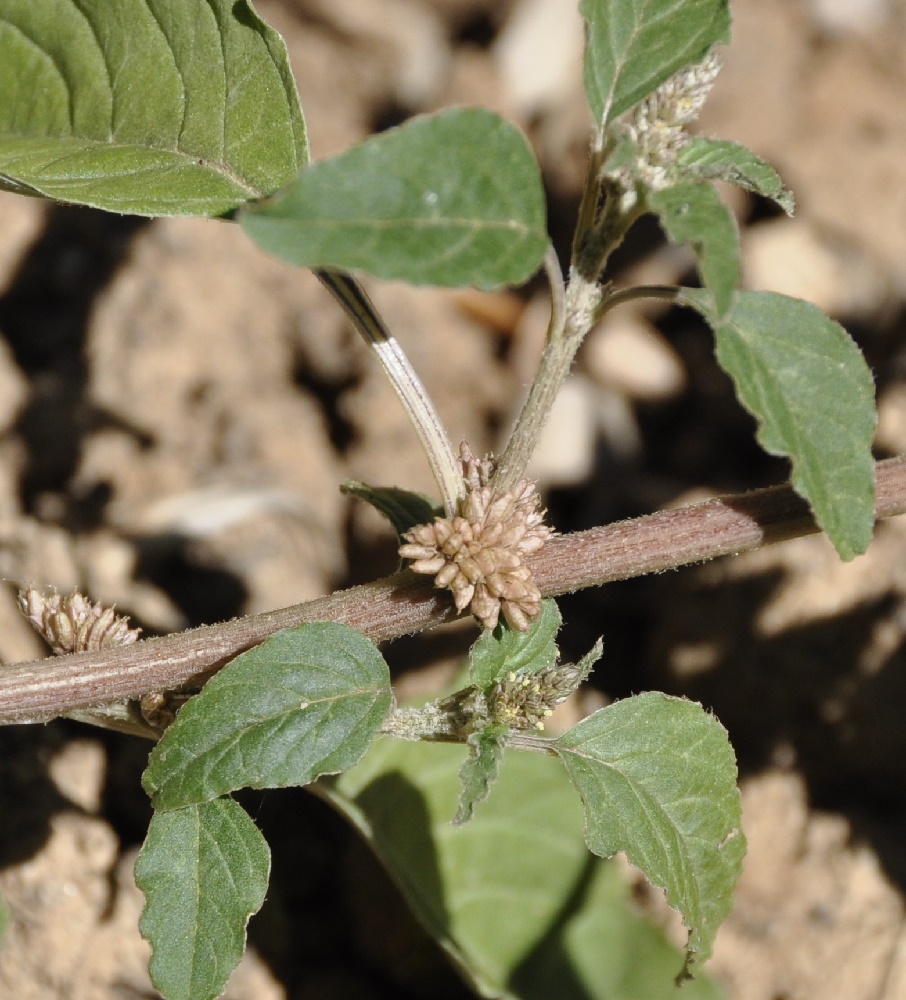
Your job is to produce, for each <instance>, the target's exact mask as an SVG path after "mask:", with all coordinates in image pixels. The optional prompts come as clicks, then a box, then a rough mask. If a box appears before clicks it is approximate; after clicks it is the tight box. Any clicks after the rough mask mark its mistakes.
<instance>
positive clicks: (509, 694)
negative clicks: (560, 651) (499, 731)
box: [488, 661, 591, 729]
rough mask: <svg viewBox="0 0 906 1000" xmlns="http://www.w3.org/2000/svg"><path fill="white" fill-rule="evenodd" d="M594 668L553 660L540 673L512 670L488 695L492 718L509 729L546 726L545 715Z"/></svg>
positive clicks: (550, 713) (546, 717)
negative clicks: (553, 661) (554, 661)
mask: <svg viewBox="0 0 906 1000" xmlns="http://www.w3.org/2000/svg"><path fill="white" fill-rule="evenodd" d="M590 672H591V663H590V662H589V663H586V662H585V661H583V662H582V663H579V664H573V663H563V664H554V665H553V666H550V667H547V668H546V669H545V670H541V671H539V672H538V673H535V674H530V673H524V672H522V671H516V672H515V673H514V672H512V671H511V672H510V673H509V674H508V675H507V676H506V677H505V678H504V679H503V680H501V681H498V682H497V684H496V685H495V686H494V688H493V690H492V691H491V692H490V694H489V696H488V707H489V710H490V715H491V718H492V719H493V720H494V721H495V722H500V723H503V724H504V725H506V726H509V727H510V729H544V721H545V719H549V718H550V717H551V716H552V715H553V714H554V709H555V708H556V707H557V705H559V704H560V702H562V701H566V699H567V698H568V697H569V696H570V695H571V694H572V693H573V691H575V690H576V689H577V688H578V687H579V685H580V684H581V683H582V681H584V680H585V678H586V677H587V676H588V675H589V673H590Z"/></svg>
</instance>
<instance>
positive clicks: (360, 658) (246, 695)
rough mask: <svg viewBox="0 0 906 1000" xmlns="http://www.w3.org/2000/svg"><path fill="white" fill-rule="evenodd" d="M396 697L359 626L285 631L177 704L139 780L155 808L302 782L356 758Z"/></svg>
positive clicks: (331, 624)
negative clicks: (247, 789)
mask: <svg viewBox="0 0 906 1000" xmlns="http://www.w3.org/2000/svg"><path fill="white" fill-rule="evenodd" d="M390 701H391V693H390V673H389V670H388V669H387V664H386V663H385V662H384V660H383V658H382V657H381V654H380V653H379V652H378V650H377V647H376V646H375V645H374V644H373V643H372V642H371V641H370V640H368V639H366V638H365V636H363V635H362V634H361V633H359V632H356V631H355V629H351V628H349V627H348V626H346V625H338V624H336V623H334V622H315V623H313V624H309V625H300V626H299V627H298V628H293V629H286V630H285V631H283V632H278V633H277V634H276V635H274V636H271V638H269V639H267V640H265V641H264V642H262V643H261V644H260V645H259V646H255V647H254V648H253V649H250V650H249V651H248V652H247V653H243V654H242V655H241V656H237V657H236V659H235V660H232V661H231V662H230V663H228V664H227V665H226V666H225V667H224V668H223V670H221V671H220V673H218V674H216V675H215V676H214V677H212V678H211V680H209V681H208V683H207V684H206V685H205V687H204V689H203V690H202V691H201V693H200V694H198V695H196V696H195V697H194V698H192V699H191V700H190V701H188V702H187V703H186V704H185V705H184V706H183V708H182V709H180V711H179V714H178V715H177V717H176V721H175V722H174V723H173V724H172V725H171V726H170V728H169V729H167V731H166V732H165V733H164V736H163V738H162V739H161V741H160V743H158V744H157V746H156V747H155V748H154V751H153V752H152V754H151V759H150V762H149V764H148V769H147V770H146V771H145V774H144V777H143V779H142V783H143V785H144V787H145V791H147V792H148V794H149V795H150V796H151V797H152V800H153V802H154V807H155V809H178V808H180V807H181V806H185V805H189V804H190V803H193V802H205V801H207V800H209V799H214V798H217V797H218V796H220V795H225V794H226V793H227V792H231V791H233V790H234V789H237V788H245V787H251V788H280V787H285V786H287V785H306V784H308V783H309V782H310V781H314V779H315V778H317V777H318V776H319V775H321V774H333V773H335V772H337V771H342V770H345V769H346V768H348V767H352V765H353V764H355V763H357V762H358V761H359V760H360V759H361V757H362V755H363V754H364V753H365V751H366V750H367V749H368V746H369V744H370V743H371V741H372V740H373V739H374V735H375V733H376V732H377V730H378V727H379V726H380V724H381V722H382V721H383V720H384V716H385V715H386V714H387V712H388V710H389V708H390Z"/></svg>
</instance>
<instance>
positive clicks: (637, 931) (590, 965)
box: [513, 861, 723, 1000]
mask: <svg viewBox="0 0 906 1000" xmlns="http://www.w3.org/2000/svg"><path fill="white" fill-rule="evenodd" d="M579 894H580V896H581V901H580V902H579V903H578V904H576V905H574V906H573V907H568V908H567V910H566V913H565V914H564V918H563V921H562V926H561V927H560V928H558V931H557V933H556V935H555V936H554V938H553V940H554V941H555V942H556V944H557V947H551V946H550V945H551V943H552V942H549V941H545V942H543V943H542V944H541V945H540V946H539V947H538V948H536V949H535V951H534V952H533V953H532V954H531V955H530V956H528V958H527V959H526V961H525V962H524V963H523V964H522V965H521V966H520V968H519V970H518V972H517V973H516V975H515V976H514V977H513V993H514V994H516V995H517V996H518V997H520V998H521V1000H551V998H554V997H556V998H557V1000H567V998H573V1000H720V998H721V997H722V996H723V993H722V991H721V990H719V989H718V987H717V985H716V984H715V983H714V982H713V981H712V980H710V979H708V978H707V977H706V976H698V977H697V978H696V979H694V980H692V981H691V982H688V981H687V982H686V983H684V984H683V988H682V990H677V989H676V986H675V984H674V979H675V976H676V969H677V966H678V965H679V963H680V958H679V955H678V953H677V950H676V949H675V948H674V947H673V946H672V945H671V944H669V943H668V941H667V940H666V938H665V937H664V935H663V933H662V932H661V931H660V930H658V929H657V928H656V927H654V926H653V925H652V924H651V923H649V922H648V921H647V920H646V919H645V918H644V917H643V916H641V914H639V912H638V910H637V909H636V907H635V906H634V905H633V898H632V887H631V886H630V884H629V882H628V881H627V879H626V877H625V876H624V874H623V872H622V871H621V869H620V868H619V867H618V866H617V865H615V864H610V863H608V862H605V861H597V863H595V864H594V865H592V866H590V871H589V873H588V876H587V878H585V879H584V880H583V883H582V885H581V889H580V893H579ZM564 987H565V988H564Z"/></svg>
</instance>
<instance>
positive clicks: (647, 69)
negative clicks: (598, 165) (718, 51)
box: [581, 0, 730, 130]
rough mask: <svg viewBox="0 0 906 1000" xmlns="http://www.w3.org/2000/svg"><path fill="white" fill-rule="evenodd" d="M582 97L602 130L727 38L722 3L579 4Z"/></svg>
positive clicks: (617, 0)
mask: <svg viewBox="0 0 906 1000" xmlns="http://www.w3.org/2000/svg"><path fill="white" fill-rule="evenodd" d="M581 11H582V16H583V17H584V18H585V94H586V96H587V98H588V104H589V106H590V108H591V113H592V115H593V117H594V120H595V123H596V126H597V127H598V128H599V129H601V130H603V129H604V128H605V127H606V125H607V124H608V123H609V122H611V121H612V120H613V119H614V118H616V117H617V115H620V114H622V113H623V112H624V111H626V110H627V109H628V108H631V107H632V105H633V104H637V103H638V102H639V101H641V100H642V99H643V98H644V97H647V95H648V94H650V93H651V92H652V91H653V90H655V89H656V88H657V87H658V86H659V85H660V84H662V83H663V82H664V81H665V80H666V79H667V78H668V77H670V76H672V75H673V74H674V73H675V72H676V71H677V70H679V69H682V68H683V67H684V66H689V65H691V64H693V63H697V62H699V61H701V60H702V59H703V58H704V56H705V54H706V53H707V51H708V49H710V48H711V46H712V45H716V44H718V43H720V42H727V41H729V38H730V7H729V3H728V0H582V3H581Z"/></svg>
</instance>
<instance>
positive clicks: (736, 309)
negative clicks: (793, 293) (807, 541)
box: [683, 290, 877, 559]
mask: <svg viewBox="0 0 906 1000" xmlns="http://www.w3.org/2000/svg"><path fill="white" fill-rule="evenodd" d="M683 300H684V301H686V302H687V303H688V304H690V305H692V306H693V307H694V308H696V309H698V310H699V311H700V312H701V313H702V314H703V315H704V316H705V318H706V319H707V320H708V322H709V323H711V324H712V326H714V333H715V337H716V340H717V360H718V362H719V363H720V365H721V367H722V368H723V369H724V371H726V372H727V373H728V374H729V375H730V377H731V378H732V379H733V381H734V383H735V385H736V394H737V396H738V397H739V401H740V402H741V403H742V405H743V406H744V407H745V408H746V409H747V410H748V411H749V412H750V413H751V414H752V415H753V416H754V417H755V418H756V420H757V421H758V425H759V426H758V440H759V442H760V443H761V446H762V447H763V448H764V449H765V450H766V451H768V452H770V453H771V454H772V455H784V456H788V457H789V458H790V459H791V460H792V463H793V474H792V483H793V487H794V488H795V490H796V492H797V493H799V494H800V496H802V497H804V498H805V499H806V500H807V501H808V502H809V504H810V505H811V507H812V510H813V511H814V514H815V518H816V520H817V522H818V524H819V525H820V527H821V528H822V529H823V530H824V531H826V532H827V534H828V536H829V537H830V540H831V541H832V542H833V544H834V546H835V547H836V549H837V552H839V554H840V556H841V558H843V559H851V558H852V557H853V556H855V555H857V554H858V553H860V552H864V551H865V549H866V548H867V546H868V543H869V541H870V540H871V535H872V529H873V526H874V462H873V459H872V454H871V443H872V439H873V437H874V431H875V425H876V420H877V417H876V414H875V406H874V383H873V381H872V376H871V372H870V370H869V368H868V365H867V364H866V363H865V359H864V358H863V356H862V353H861V352H860V351H859V349H858V347H856V345H855V344H854V343H853V341H852V339H851V338H850V336H849V334H848V333H847V332H846V331H845V330H844V329H843V327H842V326H840V324H839V323H835V322H834V321H833V320H832V319H828V317H827V316H825V315H824V313H822V312H821V310H820V309H818V308H817V307H816V306H814V305H812V304H811V303H810V302H803V301H802V300H800V299H792V298H789V297H788V296H786V295H778V294H776V293H774V292H739V293H738V294H737V297H736V301H735V302H734V304H733V307H732V309H731V311H730V313H729V314H728V315H727V316H726V318H725V319H724V320H723V321H721V322H716V321H715V317H714V314H713V310H712V308H711V306H710V304H709V302H708V297H707V294H706V293H702V292H698V291H690V290H684V292H683Z"/></svg>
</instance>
